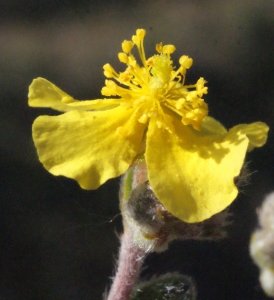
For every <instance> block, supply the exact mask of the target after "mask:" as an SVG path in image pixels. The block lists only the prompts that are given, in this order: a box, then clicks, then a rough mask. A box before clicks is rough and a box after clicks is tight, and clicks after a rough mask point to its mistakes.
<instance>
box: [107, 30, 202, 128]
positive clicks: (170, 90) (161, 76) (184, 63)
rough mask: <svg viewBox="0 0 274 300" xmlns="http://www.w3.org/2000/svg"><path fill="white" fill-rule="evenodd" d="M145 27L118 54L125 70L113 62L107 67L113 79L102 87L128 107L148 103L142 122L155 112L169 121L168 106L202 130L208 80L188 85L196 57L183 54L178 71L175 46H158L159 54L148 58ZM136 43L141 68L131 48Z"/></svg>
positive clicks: (186, 123) (188, 122) (109, 75)
mask: <svg viewBox="0 0 274 300" xmlns="http://www.w3.org/2000/svg"><path fill="white" fill-rule="evenodd" d="M145 33H146V32H145V30H143V29H139V30H137V32H136V35H134V36H133V37H132V41H124V42H123V43H122V49H123V52H121V53H119V54H118V57H119V60H120V61H121V62H123V63H125V64H126V65H127V68H126V70H125V71H124V72H122V73H119V74H118V73H117V72H116V71H115V70H114V69H113V68H112V67H111V65H110V64H106V65H105V66H104V74H105V75H106V77H108V78H112V79H114V80H115V81H117V82H118V83H120V84H121V85H123V86H126V88H125V87H122V86H120V85H118V84H116V83H115V82H114V81H113V80H106V82H105V83H106V85H105V87H103V89H102V94H103V95H105V96H119V97H120V99H119V101H120V103H121V104H122V105H126V106H128V107H133V106H136V105H145V106H146V113H145V115H144V117H142V118H141V119H140V120H139V121H140V122H141V123H146V122H147V121H148V120H149V118H150V117H151V115H152V114H154V115H158V117H160V119H162V120H165V119H166V118H165V116H164V110H163V107H165V108H168V110H171V111H173V112H175V113H176V114H177V115H179V116H180V117H181V121H182V123H183V124H184V125H189V124H191V125H192V126H193V127H194V128H195V129H197V130H199V129H200V124H201V122H202V120H203V119H204V117H205V116H206V115H207V113H208V109H207V104H206V103H205V102H204V100H203V99H202V96H203V94H207V87H205V86H204V84H205V80H204V79H203V78H200V79H199V80H198V81H197V83H196V84H193V85H185V84H184V82H185V74H186V70H187V69H189V68H190V67H191V65H192V59H191V58H189V57H188V56H186V55H183V56H182V57H181V58H180V59H179V63H180V67H179V68H178V69H177V70H174V68H173V65H172V63H173V62H172V60H171V58H170V55H171V54H172V53H173V52H174V51H175V46H173V45H164V46H163V45H162V43H160V44H158V45H156V50H157V52H158V53H159V54H156V55H154V56H152V57H150V58H149V59H146V56H145V51H144V43H143V41H144V36H145ZM134 45H136V47H137V50H138V53H139V56H140V59H141V62H142V64H143V66H142V67H141V66H140V65H139V64H138V63H137V61H136V59H135V57H134V56H133V55H132V53H131V50H132V48H133V47H134Z"/></svg>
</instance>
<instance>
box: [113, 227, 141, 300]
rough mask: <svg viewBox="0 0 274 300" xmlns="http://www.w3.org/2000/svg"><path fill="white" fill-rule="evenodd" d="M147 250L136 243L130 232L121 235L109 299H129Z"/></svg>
mask: <svg viewBox="0 0 274 300" xmlns="http://www.w3.org/2000/svg"><path fill="white" fill-rule="evenodd" d="M144 258H145V251H144V250H142V249H140V248H139V247H138V246H136V245H134V244H133V242H132V237H131V234H130V232H128V231H126V232H125V233H124V234H123V236H122V237H121V249H120V253H119V259H118V269H117V272H116V275H115V278H114V281H113V284H112V287H111V289H110V292H109V295H108V297H107V300H128V299H129V296H130V294H131V292H132V289H133V287H134V284H135V281H136V279H137V278H138V276H139V274H140V270H141V267H142V263H143V261H144Z"/></svg>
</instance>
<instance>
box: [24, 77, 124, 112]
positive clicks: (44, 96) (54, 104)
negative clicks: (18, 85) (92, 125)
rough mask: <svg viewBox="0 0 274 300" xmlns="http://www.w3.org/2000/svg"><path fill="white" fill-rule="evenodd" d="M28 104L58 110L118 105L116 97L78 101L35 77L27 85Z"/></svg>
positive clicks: (42, 79) (90, 108)
mask: <svg viewBox="0 0 274 300" xmlns="http://www.w3.org/2000/svg"><path fill="white" fill-rule="evenodd" d="M28 97H29V106H33V107H50V108H52V109H55V110H59V111H69V110H74V109H78V110H94V109H105V108H111V107H115V106H118V105H119V104H120V102H119V100H118V99H104V100H88V101H79V100H75V99H73V98H72V97H71V96H70V95H68V94H66V93H65V92H63V91H62V90H61V89H59V88H58V87H57V86H56V85H54V84H53V83H51V82H50V81H48V80H46V79H44V78H36V79H34V80H33V81H32V83H31V85H30V86H29V94H28Z"/></svg>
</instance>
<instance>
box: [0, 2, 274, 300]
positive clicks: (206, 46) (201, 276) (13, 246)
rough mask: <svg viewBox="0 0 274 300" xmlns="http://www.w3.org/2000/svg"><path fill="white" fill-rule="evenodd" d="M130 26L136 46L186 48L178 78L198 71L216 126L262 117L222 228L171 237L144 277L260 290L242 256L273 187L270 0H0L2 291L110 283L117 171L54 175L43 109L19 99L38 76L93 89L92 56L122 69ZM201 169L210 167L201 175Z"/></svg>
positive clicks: (68, 292) (96, 87) (73, 291)
mask: <svg viewBox="0 0 274 300" xmlns="http://www.w3.org/2000/svg"><path fill="white" fill-rule="evenodd" d="M137 28H145V29H147V37H146V41H145V43H146V50H147V53H148V56H149V55H152V54H154V47H155V44H156V43H158V42H160V41H162V42H163V43H171V44H174V45H176V48H177V51H176V52H175V55H174V61H176V60H177V59H178V58H179V57H180V56H181V55H182V54H187V55H189V56H190V57H192V58H193V59H194V65H193V67H192V69H191V70H190V71H189V72H188V77H187V82H189V83H191V82H194V81H196V80H197V79H198V78H199V77H200V76H203V77H204V78H205V79H206V80H207V81H208V86H209V94H208V95H206V97H205V99H206V101H207V103H208V104H209V109H210V115H212V116H213V117H215V118H217V119H218V120H220V121H222V123H223V124H224V125H225V126H226V127H228V128H229V127H232V126H234V125H236V124H239V123H249V122H254V121H259V120H260V121H264V122H266V123H267V124H268V125H269V126H270V135H269V140H268V143H267V145H266V146H264V147H263V148H261V149H255V150H254V151H253V152H252V153H249V154H248V157H247V161H248V162H249V169H250V171H251V172H254V174H253V175H252V179H251V182H250V184H249V185H248V186H246V187H245V188H244V189H243V191H242V193H241V194H240V195H239V197H238V198H237V200H236V201H235V202H234V203H233V205H232V206H231V211H232V212H233V214H234V216H233V223H232V224H231V225H230V226H229V227H228V237H227V238H226V239H224V240H222V241H213V242H197V241H188V242H175V243H173V244H172V245H171V246H170V249H169V250H168V251H166V252H165V253H162V254H152V255H150V256H149V257H148V259H147V260H146V264H145V265H146V268H145V270H144V271H143V274H142V277H143V278H149V277H150V276H151V275H153V274H162V273H165V272H168V271H178V272H181V273H184V274H187V275H189V276H192V277H193V278H194V280H195V281H196V284H197V290H198V300H205V299H206V300H217V299H218V300H219V299H222V300H231V299H241V300H245V299H246V300H263V299H268V298H267V297H266V296H265V295H264V294H263V292H262V291H261V288H260V285H259V282H258V276H259V271H258V269H257V267H256V266H255V265H254V264H253V262H252V260H251V258H250V257H249V250H248V245H249V239H250V235H251V233H252V231H253V230H254V229H255V228H256V226H257V221H256V208H257V207H259V206H260V203H261V202H262V200H263V198H264V197H265V195H266V194H267V193H269V192H270V191H272V190H274V170H273V166H274V155H273V146H274V136H273V126H274V121H273V120H274V51H273V46H274V2H273V0H264V1H261V0H231V1H219V0H208V1H198V0H185V1H183V0H181V1H173V0H169V1H163V0H158V1H156V0H155V1H128V0H124V1H113V0H112V1H111V0H109V1H108V0H104V1H103V0H100V1H98V0H96V1H73V0H69V1H68V0H67V1H57V0H55V1H53V0H47V1H46V0H28V1H19V0H1V1H0V84H1V88H0V105H1V108H0V132H1V139H0V154H1V181H0V182H1V202H0V205H1V210H0V222H1V223H0V231H1V233H0V239H1V243H0V253H1V255H0V267H1V272H0V274H1V280H0V299H3V300H21V299H22V300H37V299H39V300H55V299H56V300H57V299H58V300H59V299H60V300H63V299H64V300H70V299H71V300H87V299H95V300H97V299H102V293H103V292H104V290H105V287H106V286H108V285H109V284H110V283H111V278H110V277H111V276H112V275H113V266H114V258H115V256H116V254H117V249H118V245H119V242H118V238H117V234H119V233H121V231H122V226H121V217H120V216H119V207H118V197H117V194H118V188H119V179H113V180H110V181H109V182H107V183H106V184H105V185H104V186H102V187H101V188H99V189H98V190H96V191H84V190H81V189H80V188H79V187H78V185H77V184H76V183H75V182H73V181H72V180H69V179H66V178H61V177H54V176H52V175H50V174H49V173H47V171H46V170H44V169H43V167H42V165H41V164H40V163H39V161H38V159H37V156H36V151H35V148H34V146H33V142H32V137H31V124H32V122H33V120H34V119H35V118H36V117H37V116H38V115H40V114H53V112H51V111H50V110H42V109H33V108H29V107H28V105H27V93H28V86H29V84H30V83H31V81H32V79H33V78H35V77H38V76H41V77H45V78H47V79H48V80H50V81H52V82H54V83H55V84H56V85H57V86H59V87H60V88H62V89H63V90H64V91H66V92H67V93H69V94H71V95H72V96H74V97H75V98H76V99H96V98H99V97H100V90H101V87H102V86H103V84H104V76H103V72H102V66H103V65H104V64H105V63H107V62H109V63H111V64H112V65H113V66H115V67H117V68H118V69H119V68H120V70H122V67H123V66H122V65H121V64H120V63H119V62H118V59H117V53H118V51H120V47H121V42H122V41H123V40H124V39H130V38H131V36H132V35H133V34H134V33H135V30H136V29H137ZM209 180H210V178H209Z"/></svg>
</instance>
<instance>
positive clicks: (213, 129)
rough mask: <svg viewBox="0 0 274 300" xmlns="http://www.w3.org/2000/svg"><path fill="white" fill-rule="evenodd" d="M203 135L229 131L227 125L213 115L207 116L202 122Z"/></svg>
mask: <svg viewBox="0 0 274 300" xmlns="http://www.w3.org/2000/svg"><path fill="white" fill-rule="evenodd" d="M200 133H201V134H202V135H208V134H224V133H227V130H226V129H225V127H224V126H223V125H222V124H221V123H220V122H219V121H217V120H215V119H214V118H212V117H209V116H206V117H205V118H204V119H203V121H202V123H201V131H200Z"/></svg>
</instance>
